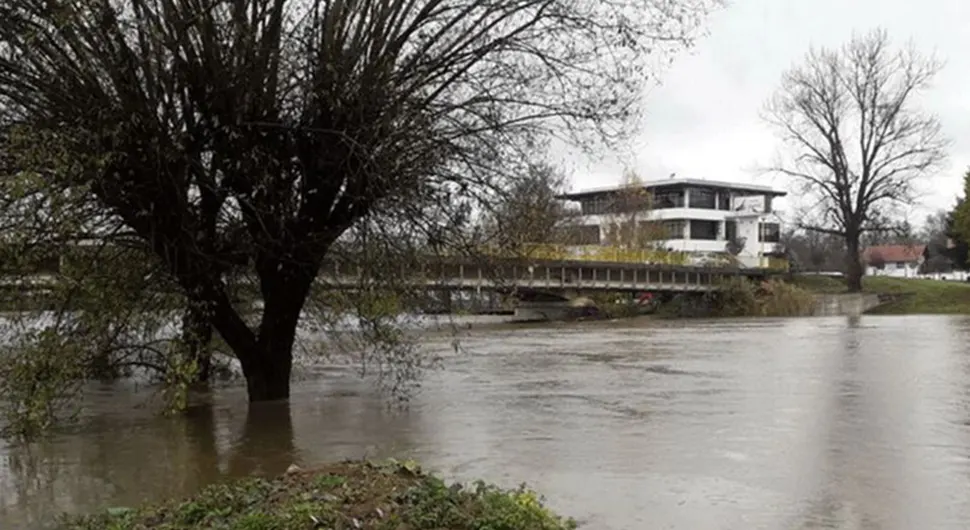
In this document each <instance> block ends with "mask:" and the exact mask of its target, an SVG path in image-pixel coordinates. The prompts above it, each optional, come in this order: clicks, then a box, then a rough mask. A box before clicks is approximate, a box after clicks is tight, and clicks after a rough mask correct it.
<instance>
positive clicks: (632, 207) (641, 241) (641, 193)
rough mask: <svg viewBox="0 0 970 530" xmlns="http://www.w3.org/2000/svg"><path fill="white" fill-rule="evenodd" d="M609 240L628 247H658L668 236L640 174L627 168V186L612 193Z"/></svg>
mask: <svg viewBox="0 0 970 530" xmlns="http://www.w3.org/2000/svg"><path fill="white" fill-rule="evenodd" d="M609 210H610V214H609V215H608V217H607V220H606V227H607V228H606V243H607V244H608V245H612V246H615V247H618V248H621V249H625V250H647V249H654V248H658V247H660V246H662V245H663V243H664V241H665V240H666V239H667V234H666V231H665V230H664V228H663V224H662V223H661V222H660V221H657V220H656V219H654V218H653V216H652V213H653V197H652V195H651V193H650V192H649V191H648V190H647V189H645V188H644V187H643V180H642V179H641V178H640V176H639V175H637V174H636V173H633V172H631V171H627V172H626V173H625V174H624V175H623V185H622V186H621V188H620V189H619V191H617V192H616V193H614V194H612V195H611V196H610V207H609Z"/></svg>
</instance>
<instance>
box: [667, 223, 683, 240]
mask: <svg viewBox="0 0 970 530" xmlns="http://www.w3.org/2000/svg"><path fill="white" fill-rule="evenodd" d="M686 225H687V223H685V222H684V221H664V222H663V231H664V234H665V235H666V237H667V239H684V229H685V228H686V227H687V226H686Z"/></svg>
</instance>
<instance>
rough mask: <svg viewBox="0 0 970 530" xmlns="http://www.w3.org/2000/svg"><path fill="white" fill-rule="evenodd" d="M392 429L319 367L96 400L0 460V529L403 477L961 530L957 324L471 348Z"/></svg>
mask: <svg viewBox="0 0 970 530" xmlns="http://www.w3.org/2000/svg"><path fill="white" fill-rule="evenodd" d="M463 345H464V347H465V351H464V352H462V353H460V354H458V355H455V354H449V353H448V352H449V351H450V345H449V344H448V341H446V340H441V341H440V342H433V343H431V344H428V345H427V348H428V349H429V350H433V351H439V352H440V353H443V354H445V355H446V358H445V360H444V363H443V368H442V369H441V370H438V371H436V372H433V373H430V374H429V375H428V376H427V377H426V380H425V384H424V389H423V391H422V392H421V393H420V394H419V395H418V396H417V397H416V398H415V399H414V400H413V402H412V405H411V407H410V409H409V410H408V411H406V412H401V411H396V410H393V409H388V407H387V406H386V404H387V402H386V400H385V399H384V398H383V397H382V396H381V395H379V394H378V393H377V392H376V391H375V389H374V386H373V385H372V384H370V383H368V382H363V381H361V380H360V379H359V378H358V377H357V375H356V374H355V373H354V372H353V371H350V370H345V369H338V368H326V367H322V368H320V369H318V370H314V371H313V373H312V374H311V375H310V376H309V377H308V378H307V379H306V380H303V381H301V382H299V383H298V384H297V385H296V387H295V389H294V395H293V398H292V400H291V404H290V406H289V407H288V408H287V407H286V406H283V405H267V406H260V407H254V408H253V409H251V410H249V412H247V406H246V403H245V395H244V393H243V392H242V390H240V389H227V390H221V391H218V392H216V393H215V394H214V395H213V396H212V405H211V406H209V407H203V406H199V407H195V408H194V409H193V410H192V413H191V414H190V415H189V416H188V417H187V418H160V417H157V416H155V415H154V414H153V413H152V411H151V410H150V407H144V406H140V405H141V404H143V403H144V400H145V398H146V394H145V392H144V391H139V389H137V388H134V387H133V386H131V385H115V386H105V387H103V388H100V389H99V390H98V391H96V392H94V393H93V394H92V395H91V396H90V397H89V401H88V407H87V412H86V415H87V416H88V419H87V420H85V421H84V422H83V423H82V424H81V425H80V426H79V427H77V428H75V429H72V430H71V431H69V432H66V433H63V434H60V435H58V436H56V437H55V438H53V439H51V440H49V441H45V442H43V443H36V444H34V445H30V446H16V447H9V446H8V447H2V446H0V529H4V530H5V529H34V528H43V527H44V525H45V524H48V523H49V521H50V520H51V518H52V517H53V516H54V515H56V514H57V513H58V512H61V511H69V512H83V511H90V510H96V509H100V508H104V507H108V506H124V505H131V504H133V503H138V502H141V501H146V500H153V499H161V498H165V497H172V496H181V495H185V494H189V493H192V492H193V491H195V490H197V489H198V488H199V487H201V486H203V485H205V484H207V483H210V482H213V481H216V480H220V479H221V478H223V477H226V476H238V475H247V474H253V473H255V474H276V473H280V472H282V471H283V470H285V469H286V467H287V466H288V465H289V464H291V463H293V462H296V463H298V464H301V465H305V466H312V465H313V464H314V463H320V462H325V461H329V460H335V459H343V458H359V457H375V458H376V457H385V456H392V455H393V456H396V457H411V458H416V459H419V460H420V461H422V462H423V463H424V464H425V465H426V466H427V467H429V468H432V469H435V470H437V471H439V472H441V473H442V474H444V475H445V476H447V477H449V478H452V479H458V480H466V479H474V478H484V479H487V480H489V481H494V482H498V483H501V484H503V485H507V486H515V485H517V484H518V483H520V482H527V483H529V484H530V485H531V486H533V487H535V488H536V489H537V490H539V491H540V492H542V493H543V494H545V496H546V498H547V499H548V501H549V503H550V504H551V505H552V506H553V507H554V508H555V509H557V510H558V511H560V512H562V513H564V514H568V515H571V516H573V517H575V518H576V519H577V520H578V521H580V523H582V525H583V528H588V529H596V530H599V529H607V530H652V529H658V530H659V529H685V530H705V529H743V530H749V529H785V530H787V529H806V528H819V529H822V528H825V529H880V530H893V529H900V530H902V529H907V530H911V529H914V530H923V529H926V530H931V529H934V530H935V529H950V528H952V529H958V528H970V319H967V318H963V317H875V316H873V317H862V318H857V319H851V318H844V317H839V318H819V319H788V320H736V321H730V320H721V321H693V322H677V323H665V324H638V325H636V326H632V325H624V324H613V325H594V326H587V327H584V328H581V329H568V328H528V329H517V330H499V331H487V332H486V331H481V332H475V333H473V334H472V335H470V336H469V337H467V338H465V339H464V341H463Z"/></svg>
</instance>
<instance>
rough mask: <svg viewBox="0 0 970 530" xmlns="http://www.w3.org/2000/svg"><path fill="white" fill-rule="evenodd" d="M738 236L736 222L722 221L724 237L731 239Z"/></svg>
mask: <svg viewBox="0 0 970 530" xmlns="http://www.w3.org/2000/svg"><path fill="white" fill-rule="evenodd" d="M737 237H738V222H737V221H724V239H727V240H729V241H730V240H732V239H736V238H737Z"/></svg>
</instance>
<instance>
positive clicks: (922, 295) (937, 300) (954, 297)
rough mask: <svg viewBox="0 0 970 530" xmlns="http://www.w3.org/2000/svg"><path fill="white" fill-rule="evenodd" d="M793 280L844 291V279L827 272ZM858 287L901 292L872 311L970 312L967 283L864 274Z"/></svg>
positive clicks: (827, 290) (807, 286) (810, 287)
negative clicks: (829, 275) (860, 285)
mask: <svg viewBox="0 0 970 530" xmlns="http://www.w3.org/2000/svg"><path fill="white" fill-rule="evenodd" d="M793 283H795V285H798V286H799V287H802V288H803V289H807V290H809V291H812V292H815V293H844V292H845V281H844V280H841V279H838V278H830V277H827V276H812V275H806V276H795V278H794V279H793ZM862 288H863V290H864V291H866V292H870V293H887V294H898V295H901V296H900V297H899V299H898V300H896V301H894V302H890V303H888V304H885V305H882V306H879V307H878V308H876V309H874V310H873V311H871V313H872V314H882V315H910V314H960V315H964V314H970V283H967V282H960V281H953V280H949V281H944V280H923V279H914V278H890V277H887V276H867V277H865V278H863V280H862Z"/></svg>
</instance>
